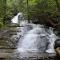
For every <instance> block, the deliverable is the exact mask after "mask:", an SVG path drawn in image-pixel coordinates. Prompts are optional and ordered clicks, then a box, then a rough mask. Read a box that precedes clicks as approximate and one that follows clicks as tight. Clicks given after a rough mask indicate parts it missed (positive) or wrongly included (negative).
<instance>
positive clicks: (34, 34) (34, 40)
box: [17, 23, 57, 53]
mask: <svg viewBox="0 0 60 60" xmlns="http://www.w3.org/2000/svg"><path fill="white" fill-rule="evenodd" d="M20 29H21V36H22V37H21V38H20V40H19V43H18V47H17V50H18V51H19V52H27V51H29V52H48V53H54V41H55V40H56V39H57V36H56V35H55V34H54V33H53V28H49V29H47V28H44V26H43V25H38V24H37V25H36V24H29V23H28V24H26V25H24V27H21V28H20ZM47 45H48V46H47Z"/></svg>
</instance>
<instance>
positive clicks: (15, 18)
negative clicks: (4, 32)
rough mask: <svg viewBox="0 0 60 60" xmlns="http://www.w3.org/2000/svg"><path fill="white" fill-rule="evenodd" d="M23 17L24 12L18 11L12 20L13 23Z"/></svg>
mask: <svg viewBox="0 0 60 60" xmlns="http://www.w3.org/2000/svg"><path fill="white" fill-rule="evenodd" d="M20 16H21V17H22V13H20V12H19V13H18V14H17V15H16V16H14V17H13V19H12V20H11V21H12V23H18V20H19V18H21V17H20Z"/></svg>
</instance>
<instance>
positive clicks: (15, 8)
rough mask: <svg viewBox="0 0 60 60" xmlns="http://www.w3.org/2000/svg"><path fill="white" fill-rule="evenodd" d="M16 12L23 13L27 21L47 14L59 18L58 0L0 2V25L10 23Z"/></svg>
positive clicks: (3, 0)
mask: <svg viewBox="0 0 60 60" xmlns="http://www.w3.org/2000/svg"><path fill="white" fill-rule="evenodd" d="M18 12H22V13H24V16H25V17H26V18H29V19H33V18H39V16H41V15H43V14H49V13H50V14H51V16H60V14H59V13H60V0H0V21H1V23H3V24H4V23H5V24H6V21H8V22H10V19H11V18H12V17H13V16H14V15H16V14H17V13H18ZM7 18H10V19H7Z"/></svg>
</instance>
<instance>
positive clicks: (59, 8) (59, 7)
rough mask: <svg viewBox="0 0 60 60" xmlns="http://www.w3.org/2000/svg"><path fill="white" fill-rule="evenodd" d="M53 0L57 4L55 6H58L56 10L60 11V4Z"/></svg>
mask: <svg viewBox="0 0 60 60" xmlns="http://www.w3.org/2000/svg"><path fill="white" fill-rule="evenodd" d="M55 2H56V5H57V8H58V11H59V12H60V5H59V2H58V0H55Z"/></svg>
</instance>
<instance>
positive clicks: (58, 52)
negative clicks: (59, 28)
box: [54, 39, 60, 57]
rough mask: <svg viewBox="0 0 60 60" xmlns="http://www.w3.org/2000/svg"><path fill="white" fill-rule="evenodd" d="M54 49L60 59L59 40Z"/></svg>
mask: <svg viewBox="0 0 60 60" xmlns="http://www.w3.org/2000/svg"><path fill="white" fill-rule="evenodd" d="M54 49H55V51H56V54H57V56H59V57H60V39H57V40H56V41H55V46H54Z"/></svg>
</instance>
